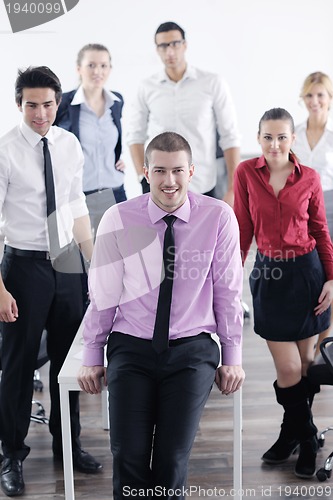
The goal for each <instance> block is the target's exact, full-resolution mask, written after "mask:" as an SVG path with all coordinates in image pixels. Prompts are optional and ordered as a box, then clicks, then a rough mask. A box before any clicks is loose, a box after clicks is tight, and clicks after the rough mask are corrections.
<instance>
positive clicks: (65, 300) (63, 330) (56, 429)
mask: <svg viewBox="0 0 333 500" xmlns="http://www.w3.org/2000/svg"><path fill="white" fill-rule="evenodd" d="M1 273H2V277H3V280H4V283H5V286H6V288H7V290H8V291H9V292H10V293H11V294H12V296H13V297H14V298H15V300H16V302H17V306H18V313H19V316H18V318H17V320H16V321H15V322H13V323H3V324H2V335H3V343H2V355H1V363H2V377H1V385H0V438H1V441H2V448H3V453H4V455H5V456H6V457H8V458H19V459H21V460H23V459H24V458H25V457H26V456H27V455H28V454H29V451H30V448H29V447H28V446H27V445H26V444H25V442H24V441H25V438H26V436H27V433H28V429H29V423H30V413H31V399H32V394H33V374H34V370H35V367H36V361H37V356H38V350H39V344H40V338H41V334H42V331H43V329H44V328H46V329H47V332H48V335H47V353H48V356H49V359H50V396H51V414H50V431H51V433H52V435H53V442H54V445H55V447H56V448H57V449H60V450H61V420H60V398H59V387H58V382H57V376H58V373H59V371H60V369H61V366H62V364H63V362H64V360H65V358H66V355H67V353H68V350H69V348H70V346H71V344H72V341H73V339H74V337H75V334H76V332H77V330H78V327H79V325H80V322H81V319H82V298H81V280H80V275H79V274H68V273H60V272H56V271H54V269H53V267H52V264H51V262H50V261H49V260H41V259H36V258H30V257H19V256H16V255H10V254H7V253H5V254H4V257H3V260H2V264H1ZM78 396H79V393H78V392H73V393H72V395H71V401H70V407H71V421H72V440H73V447H74V448H75V447H77V446H80V441H79V434H80V423H79V405H78Z"/></svg>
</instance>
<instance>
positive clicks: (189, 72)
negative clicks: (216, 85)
mask: <svg viewBox="0 0 333 500" xmlns="http://www.w3.org/2000/svg"><path fill="white" fill-rule="evenodd" d="M197 78H198V75H197V70H196V69H195V68H194V67H193V66H186V70H185V73H184V75H183V78H182V79H181V80H180V81H181V82H182V81H183V80H186V79H192V80H196V79H197ZM157 79H158V81H160V82H161V83H163V82H172V83H175V82H173V81H172V80H170V78H169V77H168V75H167V74H166V71H165V69H163V70H162V71H160V73H159V74H158V77H157ZM177 83H178V82H177Z"/></svg>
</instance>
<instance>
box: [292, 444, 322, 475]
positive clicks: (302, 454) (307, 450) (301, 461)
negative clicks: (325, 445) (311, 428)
mask: <svg viewBox="0 0 333 500" xmlns="http://www.w3.org/2000/svg"><path fill="white" fill-rule="evenodd" d="M318 448H319V444H318V439H317V436H312V437H310V438H308V439H306V440H305V441H301V442H300V451H299V457H298V460H297V462H296V466H295V475H296V476H297V477H301V478H304V479H307V478H311V477H313V476H314V475H315V472H316V457H317V451H318Z"/></svg>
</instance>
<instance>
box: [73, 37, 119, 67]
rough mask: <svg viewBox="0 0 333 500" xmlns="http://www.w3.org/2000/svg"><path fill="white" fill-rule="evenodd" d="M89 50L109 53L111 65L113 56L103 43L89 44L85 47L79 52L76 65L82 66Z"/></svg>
mask: <svg viewBox="0 0 333 500" xmlns="http://www.w3.org/2000/svg"><path fill="white" fill-rule="evenodd" d="M87 50H98V51H100V52H107V53H108V54H109V58H110V63H111V54H110V52H109V49H108V48H107V47H105V45H102V44H101V43H87V45H84V46H83V47H82V49H80V50H79V53H78V55H77V58H76V64H77V65H78V66H81V62H82V59H83V57H84V54H85V53H86V52H87Z"/></svg>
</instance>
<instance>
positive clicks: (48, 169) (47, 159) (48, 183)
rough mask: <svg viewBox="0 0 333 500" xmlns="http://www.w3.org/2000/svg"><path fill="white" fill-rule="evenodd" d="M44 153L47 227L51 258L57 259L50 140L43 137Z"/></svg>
mask: <svg viewBox="0 0 333 500" xmlns="http://www.w3.org/2000/svg"><path fill="white" fill-rule="evenodd" d="M42 141H43V153H44V174H45V190H46V213H47V227H48V232H49V241H50V254H51V257H56V256H57V255H58V253H59V249H60V248H59V237H58V226H57V218H56V200H55V191H54V180H53V170H52V161H51V155H50V150H49V146H48V140H47V138H46V137H42Z"/></svg>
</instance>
